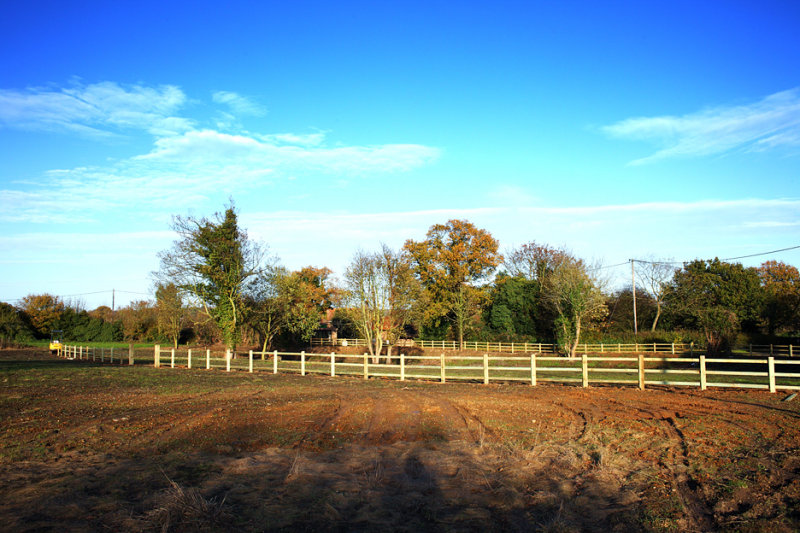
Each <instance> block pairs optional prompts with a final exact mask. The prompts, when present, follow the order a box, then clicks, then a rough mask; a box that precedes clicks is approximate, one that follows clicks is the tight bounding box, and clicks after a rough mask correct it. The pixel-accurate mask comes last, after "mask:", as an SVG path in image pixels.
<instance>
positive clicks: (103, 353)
mask: <svg viewBox="0 0 800 533" xmlns="http://www.w3.org/2000/svg"><path fill="white" fill-rule="evenodd" d="M105 355H106V349H105V348H103V347H102V346H101V347H100V362H101V363H105Z"/></svg>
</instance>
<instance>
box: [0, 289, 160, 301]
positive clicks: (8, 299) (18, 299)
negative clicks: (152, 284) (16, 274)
mask: <svg viewBox="0 0 800 533" xmlns="http://www.w3.org/2000/svg"><path fill="white" fill-rule="evenodd" d="M114 291H115V289H108V290H104V291H92V292H81V293H77V294H54V295H53V296H54V297H55V298H61V299H64V298H75V297H78V296H92V295H95V294H109V293H113V292H114ZM116 292H121V293H124V294H136V295H139V296H152V295H151V294H147V293H144V292H135V291H120V290H117V291H116ZM24 299H25V298H24V297H23V298H4V299H2V300H0V301H3V302H21V301H22V300H24Z"/></svg>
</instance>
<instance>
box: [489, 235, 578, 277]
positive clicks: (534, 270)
mask: <svg viewBox="0 0 800 533" xmlns="http://www.w3.org/2000/svg"><path fill="white" fill-rule="evenodd" d="M571 258H572V256H571V255H570V254H569V252H567V251H566V250H561V249H559V248H552V247H550V246H548V245H546V244H537V243H536V242H535V241H531V242H529V243H525V244H523V245H522V246H520V247H519V248H516V249H514V250H512V251H511V252H509V253H508V254H506V257H505V259H504V260H503V266H504V267H505V269H506V270H507V271H508V273H509V274H511V275H512V276H519V277H522V278H524V279H527V280H529V281H538V282H540V283H541V282H542V281H544V279H545V278H546V277H547V276H548V274H550V273H552V272H553V271H554V270H555V269H556V268H557V267H558V266H560V265H561V264H562V263H564V262H565V261H567V260H569V259H571Z"/></svg>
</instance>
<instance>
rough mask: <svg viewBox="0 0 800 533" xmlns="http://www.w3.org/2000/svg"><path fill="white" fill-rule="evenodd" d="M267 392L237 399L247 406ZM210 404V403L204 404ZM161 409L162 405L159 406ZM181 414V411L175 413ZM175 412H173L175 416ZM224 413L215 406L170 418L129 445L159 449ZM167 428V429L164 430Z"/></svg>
mask: <svg viewBox="0 0 800 533" xmlns="http://www.w3.org/2000/svg"><path fill="white" fill-rule="evenodd" d="M265 392H267V391H264V390H257V391H255V392H252V393H250V394H246V395H242V396H241V397H237V401H241V402H242V403H243V404H245V405H246V404H247V402H248V401H249V400H251V399H252V398H255V397H257V396H261V395H262V394H264V393H265ZM219 393H220V391H213V392H211V393H204V394H202V395H198V396H195V397H194V399H197V398H200V397H206V396H209V395H212V394H213V395H219ZM204 403H205V404H208V401H206V402H204ZM159 407H161V404H159ZM175 412H179V411H175ZM175 412H171V414H172V415H173V416H174V414H175ZM223 412H224V408H222V407H220V406H219V405H216V404H215V405H214V406H213V407H211V408H206V409H202V410H198V411H192V412H191V413H186V414H185V415H184V416H183V417H182V419H181V420H175V419H174V418H170V419H169V420H168V421H166V422H165V423H163V424H161V425H160V426H157V427H154V428H150V429H148V430H146V431H145V432H144V433H143V434H142V435H139V436H134V437H132V438H131V439H130V440H129V441H128V443H127V445H128V446H132V447H136V448H139V447H151V448H154V449H156V448H158V447H159V446H160V445H161V443H162V442H163V441H164V438H165V437H166V436H168V435H171V434H176V433H179V432H180V431H182V430H184V431H186V432H187V433H189V432H191V430H193V429H195V428H197V427H202V426H203V423H204V422H205V421H207V420H210V419H213V418H214V415H216V414H220V413H223ZM165 426H166V429H164V428H165Z"/></svg>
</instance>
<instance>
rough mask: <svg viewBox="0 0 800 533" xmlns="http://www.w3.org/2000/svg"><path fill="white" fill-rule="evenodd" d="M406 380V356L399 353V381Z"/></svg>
mask: <svg viewBox="0 0 800 533" xmlns="http://www.w3.org/2000/svg"><path fill="white" fill-rule="evenodd" d="M405 380H406V354H404V353H402V352H400V381H405Z"/></svg>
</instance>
